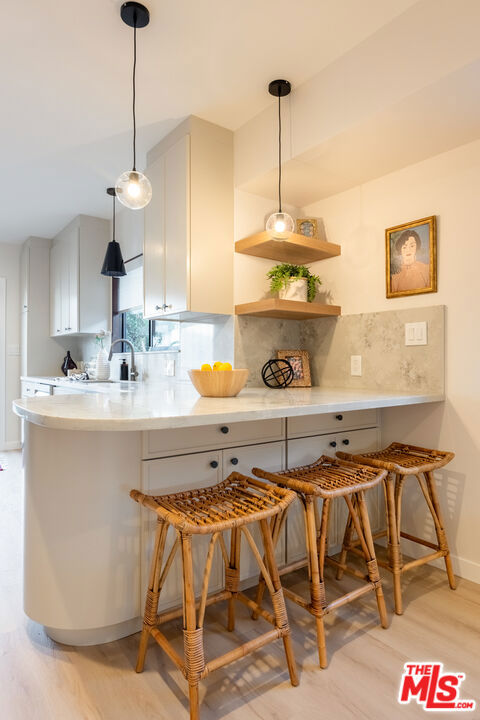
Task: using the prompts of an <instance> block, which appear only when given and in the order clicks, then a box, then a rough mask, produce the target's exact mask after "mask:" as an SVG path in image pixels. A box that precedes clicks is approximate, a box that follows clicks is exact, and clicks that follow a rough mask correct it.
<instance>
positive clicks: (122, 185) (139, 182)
mask: <svg viewBox="0 0 480 720" xmlns="http://www.w3.org/2000/svg"><path fill="white" fill-rule="evenodd" d="M120 15H121V18H122V20H123V22H124V23H125V24H126V25H128V26H129V27H133V78H132V85H133V102H132V111H133V168H132V169H131V170H127V172H124V173H122V174H121V175H120V177H119V178H118V180H117V183H116V186H115V190H116V191H117V197H118V199H119V200H120V202H121V203H122V204H123V205H125V206H126V207H128V208H130V209H131V210H140V209H141V208H144V207H145V205H148V203H149V202H150V200H151V199H152V186H151V185H150V180H149V179H148V178H147V177H146V175H144V174H143V173H141V172H138V170H137V168H136V162H137V150H136V141H137V121H136V116H135V100H136V97H135V91H136V77H135V75H136V69H137V28H143V27H145V26H146V25H148V23H149V22H150V13H149V12H148V9H147V8H146V7H145V5H141V4H140V3H137V2H126V3H123V5H122V7H121V9H120Z"/></svg>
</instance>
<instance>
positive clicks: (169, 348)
mask: <svg viewBox="0 0 480 720" xmlns="http://www.w3.org/2000/svg"><path fill="white" fill-rule="evenodd" d="M125 269H126V271H127V274H126V275H125V276H124V277H122V278H113V282H112V341H113V340H118V339H119V338H126V339H127V340H130V342H131V343H132V345H133V348H134V350H135V352H162V351H163V352H175V351H179V350H180V323H179V322H175V321H171V320H145V319H144V317H143V255H137V256H136V257H134V258H131V259H130V260H127V261H125ZM127 350H128V346H127V345H126V344H125V343H121V344H120V343H119V344H118V345H115V347H114V352H119V353H120V352H126V351H127Z"/></svg>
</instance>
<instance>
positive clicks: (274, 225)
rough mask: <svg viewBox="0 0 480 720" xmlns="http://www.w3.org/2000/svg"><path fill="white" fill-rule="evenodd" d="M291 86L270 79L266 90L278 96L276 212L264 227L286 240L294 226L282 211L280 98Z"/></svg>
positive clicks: (287, 215) (274, 237) (273, 235)
mask: <svg viewBox="0 0 480 720" xmlns="http://www.w3.org/2000/svg"><path fill="white" fill-rule="evenodd" d="M291 89H292V86H291V85H290V83H289V82H288V80H272V82H271V83H270V84H269V86H268V92H269V93H270V95H273V96H274V97H278V212H276V213H273V215H270V217H269V218H268V220H267V224H266V226H265V229H266V230H267V232H268V233H270V236H271V237H272V238H273V239H274V240H286V239H287V238H288V237H290V235H291V234H292V232H293V229H294V227H295V225H294V222H293V218H292V217H291V216H290V215H289V214H288V213H286V212H283V211H282V113H281V107H280V100H281V98H282V97H286V96H287V95H290V91H291Z"/></svg>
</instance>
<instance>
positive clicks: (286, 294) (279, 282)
mask: <svg viewBox="0 0 480 720" xmlns="http://www.w3.org/2000/svg"><path fill="white" fill-rule="evenodd" d="M267 277H268V278H270V291H271V292H273V293H275V292H278V296H279V297H280V298H281V299H282V300H300V301H301V302H313V301H314V299H315V295H316V292H317V286H318V285H321V284H322V281H321V280H320V278H319V277H318V275H313V274H312V273H311V272H310V270H309V269H308V267H307V266H306V265H291V264H290V263H282V264H281V265H275V267H273V268H272V269H271V270H269V271H268V273H267Z"/></svg>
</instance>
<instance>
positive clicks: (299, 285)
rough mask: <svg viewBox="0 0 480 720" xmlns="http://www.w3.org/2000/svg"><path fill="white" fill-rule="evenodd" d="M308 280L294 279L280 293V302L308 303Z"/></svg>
mask: <svg viewBox="0 0 480 720" xmlns="http://www.w3.org/2000/svg"><path fill="white" fill-rule="evenodd" d="M307 294H308V287H307V278H292V279H291V280H288V281H287V283H286V284H285V285H284V286H283V287H282V288H281V289H280V290H279V291H278V297H279V298H280V300H299V301H300V302H307Z"/></svg>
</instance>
